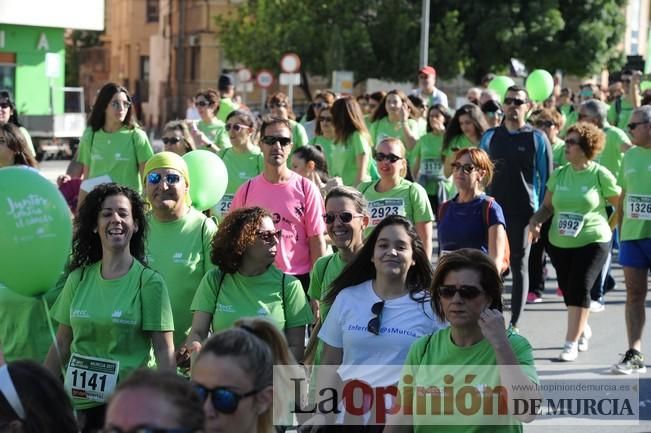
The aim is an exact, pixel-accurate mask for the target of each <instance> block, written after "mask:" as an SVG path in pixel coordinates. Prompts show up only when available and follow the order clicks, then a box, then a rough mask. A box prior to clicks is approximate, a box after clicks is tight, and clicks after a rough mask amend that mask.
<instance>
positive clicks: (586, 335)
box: [578, 323, 592, 352]
mask: <svg viewBox="0 0 651 433" xmlns="http://www.w3.org/2000/svg"><path fill="white" fill-rule="evenodd" d="M590 338H592V328H590V325H588V324H587V323H586V324H585V328H583V334H581V336H580V337H579V347H578V349H579V352H587V351H588V348H589V344H588V340H590Z"/></svg>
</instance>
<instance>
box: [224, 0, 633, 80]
mask: <svg viewBox="0 0 651 433" xmlns="http://www.w3.org/2000/svg"><path fill="white" fill-rule="evenodd" d="M626 3H627V1H626V0H591V1H585V0H537V1H535V2H532V1H528V0H500V1H493V0H464V1H458V0H431V11H432V12H431V14H430V15H431V16H430V41H429V43H430V45H429V59H430V62H429V63H430V64H432V65H435V66H436V68H437V70H438V73H439V75H440V76H442V77H444V78H445V77H454V76H457V75H458V74H465V75H466V76H467V77H468V78H470V79H473V80H475V81H478V80H479V78H480V77H481V76H482V75H483V74H485V73H487V72H491V71H493V72H499V71H502V70H505V69H506V68H507V67H508V65H509V61H510V59H511V58H512V57H515V58H518V59H521V60H523V61H524V62H525V64H526V65H527V66H528V68H529V69H536V68H544V69H548V70H550V71H554V70H556V69H561V70H563V71H565V72H566V73H571V74H574V75H586V74H593V73H596V72H598V71H600V70H601V69H603V68H605V67H607V66H611V67H617V66H621V64H622V60H623V55H622V54H621V52H620V50H619V48H618V45H619V43H620V42H621V40H622V36H623V34H624V28H625V21H624V16H623V15H624V14H623V8H624V7H625V5H626ZM420 8H421V2H420V1H419V0H366V1H351V0H249V2H248V3H246V4H244V5H243V6H241V7H240V8H239V9H238V10H237V11H236V12H234V13H232V14H229V15H226V16H218V17H216V21H217V23H218V25H219V27H220V29H221V40H222V44H223V47H224V51H225V54H226V57H228V58H229V59H230V60H233V61H236V62H241V63H243V64H246V65H247V66H249V67H252V68H254V69H259V68H268V69H272V70H274V71H276V72H278V61H279V59H280V57H281V56H282V54H283V53H284V52H287V51H295V52H297V53H298V54H299V55H300V56H301V59H302V62H303V70H305V71H307V72H309V73H311V74H319V75H327V74H328V73H330V71H332V70H333V69H335V68H343V69H349V70H352V71H354V73H355V77H356V79H357V80H363V79H366V78H369V77H375V78H384V79H391V80H401V81H402V80H412V79H413V78H414V75H415V73H414V71H416V69H417V67H418V52H419V39H420V19H419V18H420V14H421V10H420Z"/></svg>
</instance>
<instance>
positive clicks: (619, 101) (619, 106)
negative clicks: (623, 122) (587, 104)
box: [613, 96, 622, 128]
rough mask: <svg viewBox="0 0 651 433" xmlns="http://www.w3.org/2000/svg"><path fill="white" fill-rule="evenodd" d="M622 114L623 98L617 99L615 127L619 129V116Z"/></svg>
mask: <svg viewBox="0 0 651 433" xmlns="http://www.w3.org/2000/svg"><path fill="white" fill-rule="evenodd" d="M621 114H622V97H621V96H620V97H619V98H617V99H615V115H616V116H615V125H613V126H617V127H618V128H619V116H620V115H621Z"/></svg>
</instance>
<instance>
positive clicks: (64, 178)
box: [57, 174, 72, 186]
mask: <svg viewBox="0 0 651 433" xmlns="http://www.w3.org/2000/svg"><path fill="white" fill-rule="evenodd" d="M70 180H72V178H71V177H70V176H69V175H67V174H62V175H61V176H59V177H57V186H61V185H63V184H64V183H66V182H70Z"/></svg>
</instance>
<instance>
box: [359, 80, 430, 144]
mask: <svg viewBox="0 0 651 433" xmlns="http://www.w3.org/2000/svg"><path fill="white" fill-rule="evenodd" d="M413 111H414V108H413V105H412V104H411V101H409V98H408V97H407V95H405V94H404V92H402V91H400V90H392V91H390V92H388V93H387V94H386V96H385V97H384V99H382V102H381V103H380V105H379V106H378V107H377V109H376V110H375V111H374V112H373V116H371V126H370V127H369V132H370V134H371V140H372V141H373V143H374V144H375V145H377V144H378V143H379V142H380V141H382V140H383V139H384V138H386V137H395V138H397V139H399V140H401V141H402V142H403V143H404V144H405V146H406V147H407V149H408V150H411V149H413V148H414V146H415V145H416V140H418V138H419V135H418V123H417V122H416V120H414V119H412V118H411V117H410V116H411V113H412V112H413Z"/></svg>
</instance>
